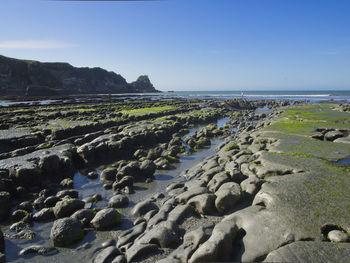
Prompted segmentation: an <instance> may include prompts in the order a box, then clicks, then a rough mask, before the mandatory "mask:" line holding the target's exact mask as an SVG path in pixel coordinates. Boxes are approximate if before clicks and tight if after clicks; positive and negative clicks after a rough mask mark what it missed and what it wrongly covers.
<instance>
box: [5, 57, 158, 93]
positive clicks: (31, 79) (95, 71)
mask: <svg viewBox="0 0 350 263" xmlns="http://www.w3.org/2000/svg"><path fill="white" fill-rule="evenodd" d="M135 92H158V91H157V90H156V89H155V88H154V87H153V85H152V83H151V82H150V80H149V78H148V76H140V77H139V78H138V79H137V80H136V81H135V82H132V83H131V84H129V83H127V82H126V80H125V79H124V78H123V77H122V76H121V75H119V74H116V73H114V72H110V71H107V70H104V69H102V68H85V67H84V68H77V67H73V66H72V65H70V64H68V63H42V62H38V61H31V60H20V59H13V58H8V57H4V56H1V55H0V96H6V95H15V96H54V95H73V94H113V93H135Z"/></svg>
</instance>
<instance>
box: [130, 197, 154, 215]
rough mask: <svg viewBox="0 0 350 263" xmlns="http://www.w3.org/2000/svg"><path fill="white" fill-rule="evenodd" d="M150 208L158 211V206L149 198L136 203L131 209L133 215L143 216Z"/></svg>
mask: <svg viewBox="0 0 350 263" xmlns="http://www.w3.org/2000/svg"><path fill="white" fill-rule="evenodd" d="M151 210H156V211H158V210H159V209H158V206H157V205H156V204H155V203H153V202H152V201H150V200H145V201H142V202H139V203H137V204H136V205H135V206H134V208H133V209H132V210H131V214H132V215H133V216H144V215H145V214H146V213H147V212H149V211H151Z"/></svg>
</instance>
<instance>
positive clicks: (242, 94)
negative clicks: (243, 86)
mask: <svg viewBox="0 0 350 263" xmlns="http://www.w3.org/2000/svg"><path fill="white" fill-rule="evenodd" d="M241 96H242V99H244V93H243V91H241Z"/></svg>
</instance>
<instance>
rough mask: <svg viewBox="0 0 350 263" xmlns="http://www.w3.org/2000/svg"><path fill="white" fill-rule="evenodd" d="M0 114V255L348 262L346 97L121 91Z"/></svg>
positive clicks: (349, 140) (0, 111)
mask: <svg viewBox="0 0 350 263" xmlns="http://www.w3.org/2000/svg"><path fill="white" fill-rule="evenodd" d="M0 119H1V134H0V135H1V137H0V180H1V181H0V204H1V211H0V220H2V224H1V231H0V262H5V260H8V261H11V262H12V261H13V262H22V261H25V262H47V261H48V260H53V261H55V262H64V261H74V262H82V261H87V262H96V263H97V262H99V263H100V262H162V263H165V262H176V263H178V262H232V261H233V262H256V261H266V262H315V261H317V262H334V261H337V262H347V261H348V260H349V259H350V243H349V233H350V220H349V219H350V215H349V213H350V194H349V191H348V188H349V185H350V181H349V180H350V179H349V178H350V177H349V175H350V167H349V157H350V144H349V143H350V137H349V135H350V121H349V120H350V113H349V112H348V105H345V104H343V105H336V104H313V105H305V104H301V105H298V103H297V102H290V101H271V100H267V101H265V100H261V101H246V100H230V101H224V102H209V103H208V102H205V101H200V100H181V99H174V100H170V101H162V100H147V99H146V100H132V101H130V98H127V99H120V101H118V102H110V103H105V102H103V103H101V102H99V101H95V102H91V103H89V104H87V103H81V104H79V103H74V104H65V105H61V106H59V105H54V106H50V105H46V106H45V105H41V106H39V105H37V106H18V107H9V108H2V109H0ZM184 164H186V165H185V166H183V165H184Z"/></svg>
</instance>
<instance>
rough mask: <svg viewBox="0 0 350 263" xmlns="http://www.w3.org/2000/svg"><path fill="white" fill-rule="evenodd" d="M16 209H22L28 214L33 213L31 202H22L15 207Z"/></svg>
mask: <svg viewBox="0 0 350 263" xmlns="http://www.w3.org/2000/svg"><path fill="white" fill-rule="evenodd" d="M17 209H22V210H25V211H27V212H28V213H31V212H32V211H33V204H32V202H29V201H24V202H22V203H20V204H19V205H18V206H17Z"/></svg>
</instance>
